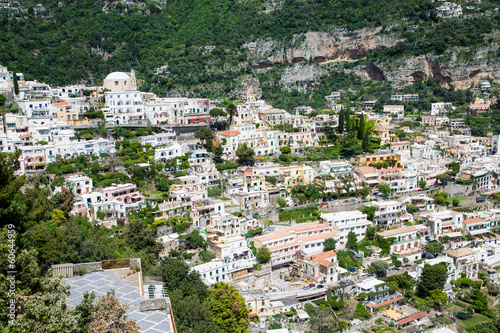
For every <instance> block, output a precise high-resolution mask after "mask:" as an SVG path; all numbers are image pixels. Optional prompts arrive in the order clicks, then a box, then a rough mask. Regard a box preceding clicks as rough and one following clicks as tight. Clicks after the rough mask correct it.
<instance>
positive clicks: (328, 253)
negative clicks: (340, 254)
mask: <svg viewBox="0 0 500 333" xmlns="http://www.w3.org/2000/svg"><path fill="white" fill-rule="evenodd" d="M336 256H337V254H336V253H335V251H333V250H330V251H326V252H321V253H318V254H315V255H312V256H309V257H308V259H310V258H312V259H320V258H321V259H324V258H330V257H336Z"/></svg>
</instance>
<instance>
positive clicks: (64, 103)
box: [54, 102, 71, 106]
mask: <svg viewBox="0 0 500 333" xmlns="http://www.w3.org/2000/svg"><path fill="white" fill-rule="evenodd" d="M54 106H71V104H69V103H68V102H59V103H54Z"/></svg>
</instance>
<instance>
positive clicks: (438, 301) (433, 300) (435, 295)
mask: <svg viewBox="0 0 500 333" xmlns="http://www.w3.org/2000/svg"><path fill="white" fill-rule="evenodd" d="M425 300H426V301H427V303H429V305H430V306H432V307H434V308H436V309H438V310H441V309H442V307H443V306H445V305H446V302H447V301H448V295H447V294H446V293H445V292H443V291H442V290H440V289H435V290H431V291H430V292H429V296H427V297H426V298H425Z"/></svg>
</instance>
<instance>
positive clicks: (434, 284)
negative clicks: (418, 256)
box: [417, 264, 448, 298]
mask: <svg viewBox="0 0 500 333" xmlns="http://www.w3.org/2000/svg"><path fill="white" fill-rule="evenodd" d="M447 272H448V268H447V267H446V265H445V264H437V265H425V266H424V269H423V270H422V275H421V276H420V279H419V281H418V287H417V293H418V294H419V296H420V297H423V298H425V297H427V296H429V295H430V292H431V291H432V290H436V289H438V290H443V288H444V284H445V282H446V274H447Z"/></svg>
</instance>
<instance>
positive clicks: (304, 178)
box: [280, 165, 316, 189]
mask: <svg viewBox="0 0 500 333" xmlns="http://www.w3.org/2000/svg"><path fill="white" fill-rule="evenodd" d="M280 173H281V175H282V176H283V177H284V178H285V182H284V183H285V185H286V186H287V187H288V188H289V189H290V188H292V187H294V186H296V185H307V184H311V183H312V182H313V181H314V177H315V175H316V173H315V172H314V169H313V168H311V167H310V166H306V165H292V166H287V167H281V169H280Z"/></svg>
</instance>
